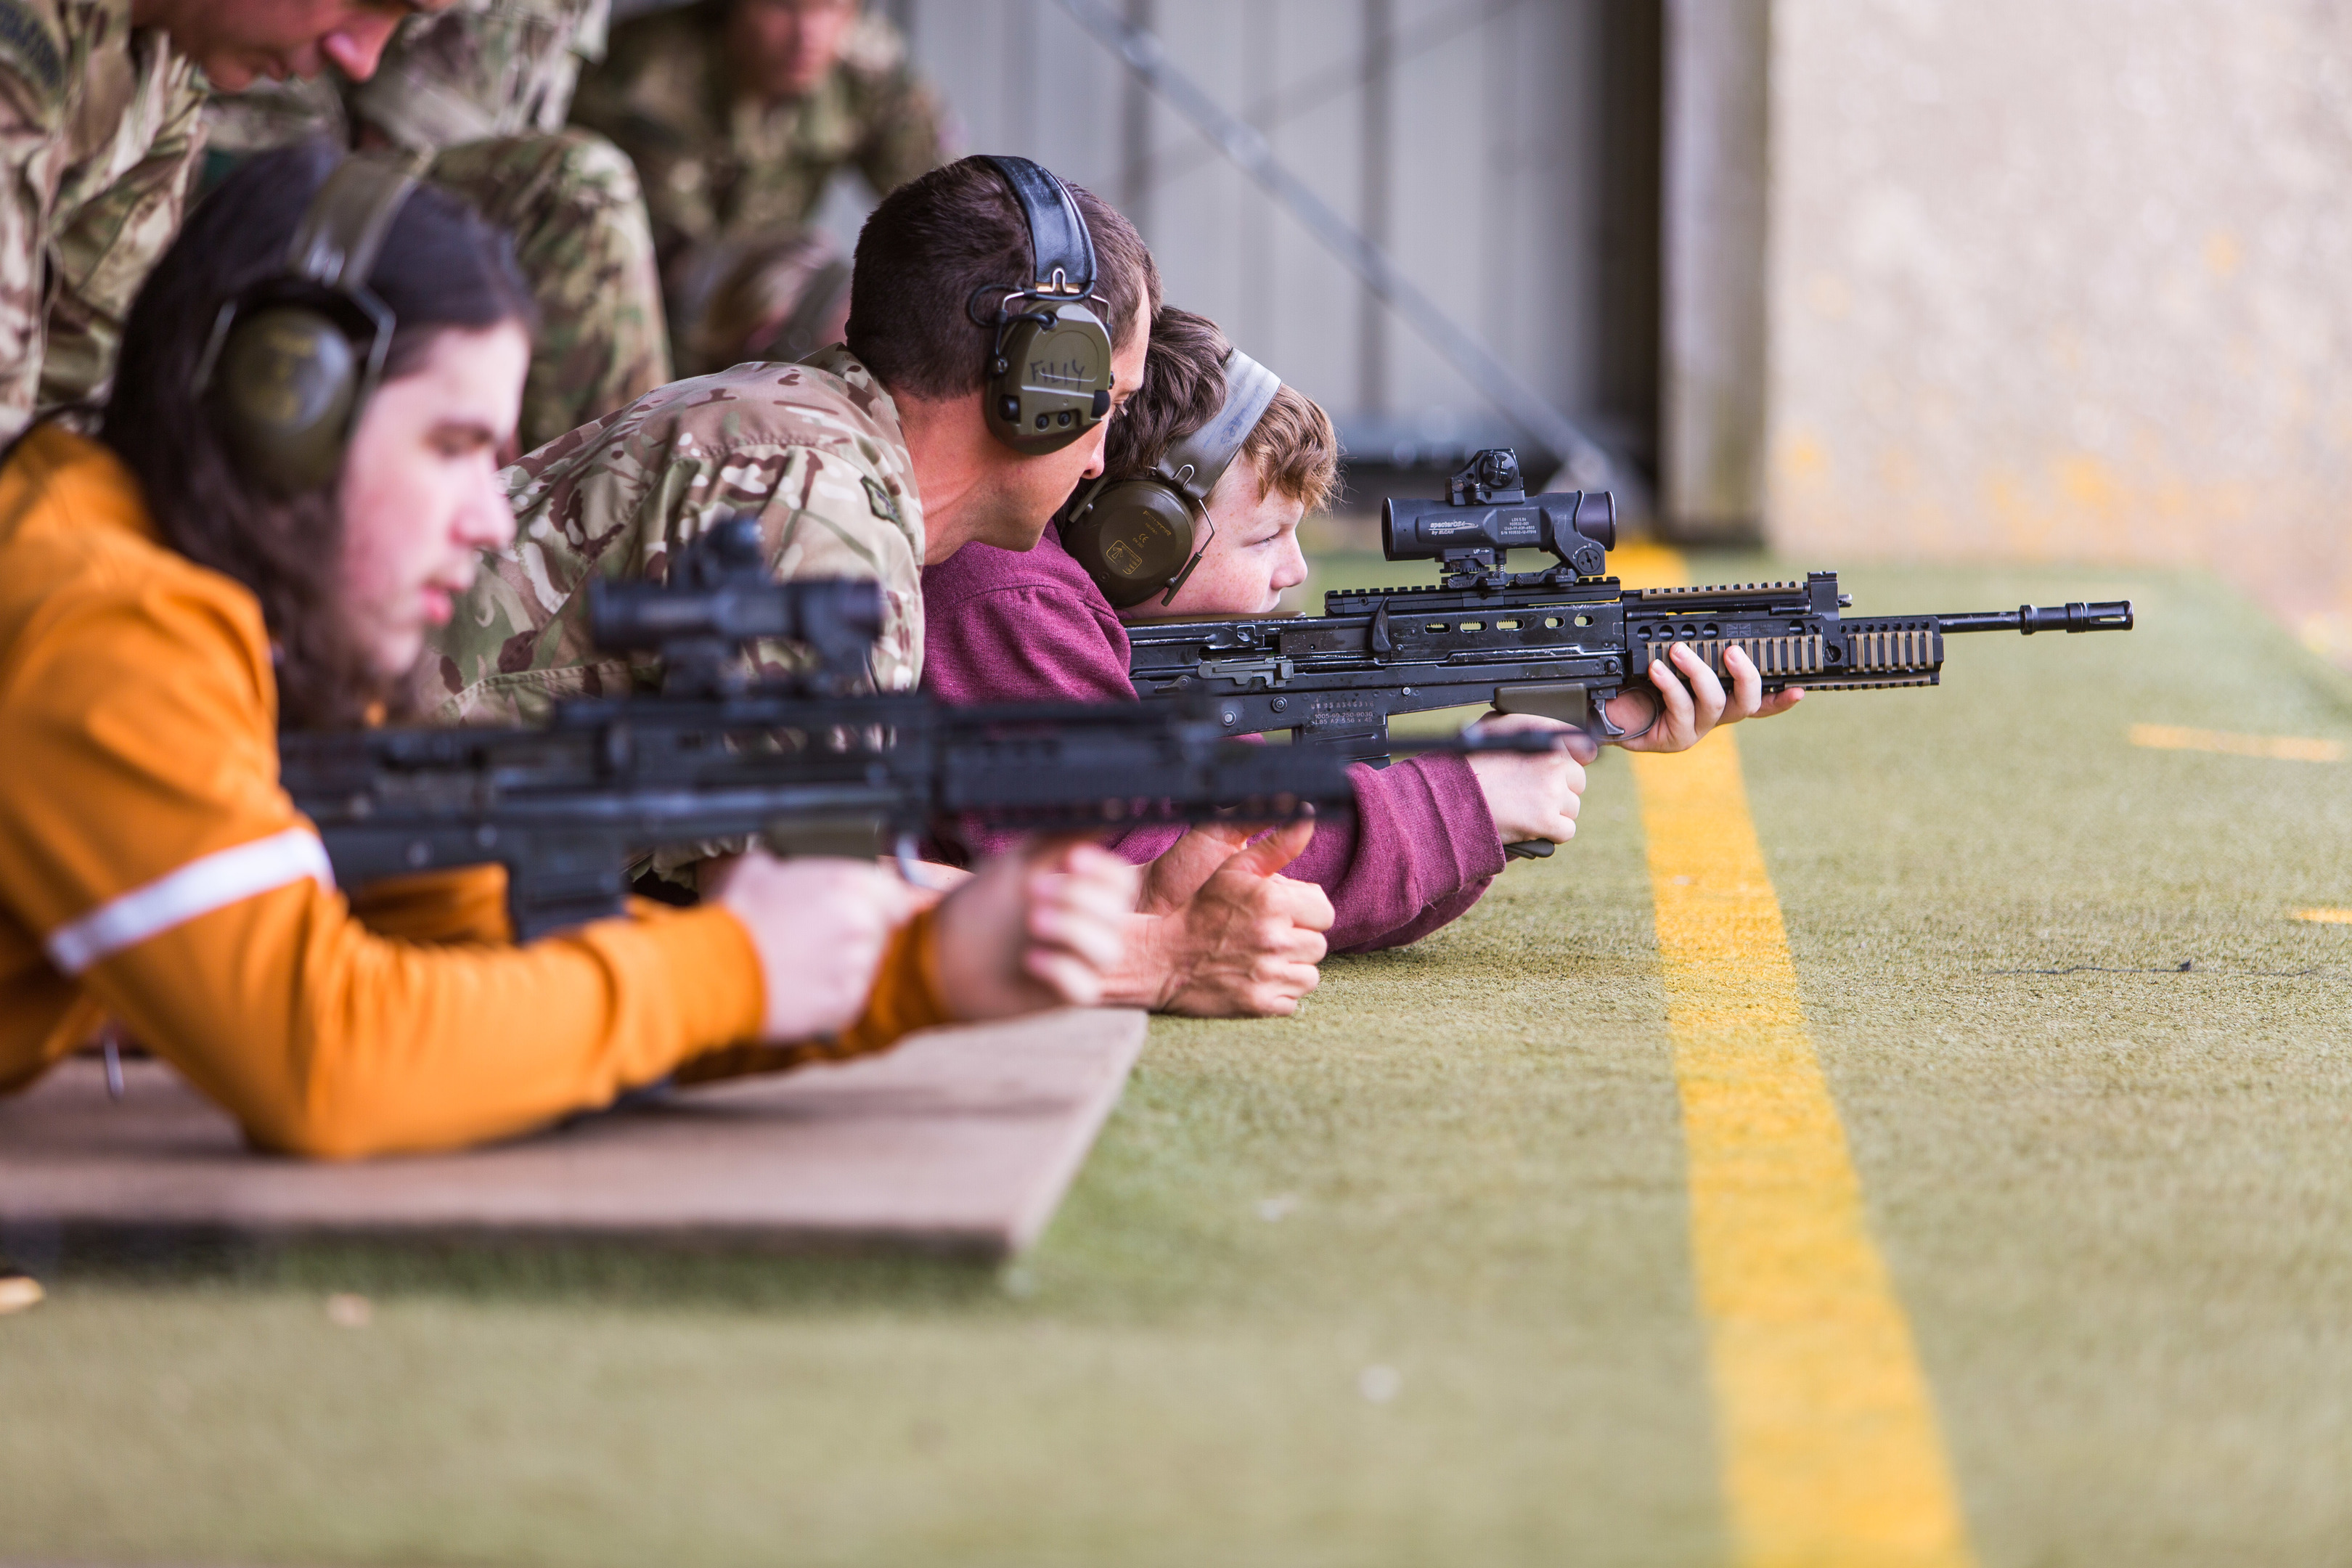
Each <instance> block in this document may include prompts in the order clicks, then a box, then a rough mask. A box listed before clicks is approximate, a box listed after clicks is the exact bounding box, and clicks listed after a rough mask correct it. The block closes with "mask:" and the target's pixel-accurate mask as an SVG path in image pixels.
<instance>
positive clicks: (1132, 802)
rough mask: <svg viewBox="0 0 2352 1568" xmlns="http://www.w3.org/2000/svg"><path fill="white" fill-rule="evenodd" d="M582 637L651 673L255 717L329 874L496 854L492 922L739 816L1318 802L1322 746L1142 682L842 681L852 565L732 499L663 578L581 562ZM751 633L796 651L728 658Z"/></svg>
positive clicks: (713, 834)
mask: <svg viewBox="0 0 2352 1568" xmlns="http://www.w3.org/2000/svg"><path fill="white" fill-rule="evenodd" d="M589 592H590V598H589V606H590V624H591V626H592V629H593V636H594V637H595V639H596V641H597V643H598V644H599V646H601V647H606V648H610V649H614V650H637V649H651V650H655V651H657V652H659V653H660V654H661V656H662V658H663V663H664V687H663V689H662V692H661V694H660V695H658V696H647V697H626V698H619V699H595V700H589V699H583V700H575V701H569V702H564V703H562V704H560V705H559V706H558V707H557V709H556V711H555V715H554V717H553V719H552V721H551V722H550V723H548V724H547V725H546V726H545V727H543V728H521V729H492V728H446V729H425V728H415V729H380V730H367V731H352V732H339V733H321V734H286V735H282V736H280V737H279V742H278V745H279V767H280V776H281V778H282V780H283V782H284V784H285V786H286V788H287V790H288V791H289V793H290V794H291V795H293V797H294V803H295V805H296V806H297V807H298V808H299V809H300V810H301V812H302V813H303V814H304V815H305V816H308V817H309V818H310V820H311V822H312V823H313V824H315V825H316V826H317V827H318V829H319V833H320V837H321V838H323V839H324V840H325V842H326V846H327V853H328V856H329V858H331V860H332V861H333V863H334V867H335V874H336V877H337V879H339V880H340V881H341V882H342V883H343V884H344V885H345V886H357V885H359V884H362V883H364V882H368V881H372V880H374V879H378V878H383V877H394V876H402V875H406V874H410V873H414V872H418V871H427V870H434V869H438V868H446V867H455V866H467V865H481V864H487V863H493V862H494V863H497V864H499V865H503V866H504V867H505V868H507V899H508V908H509V913H510V915H511V916H512V920H513V925H514V931H515V936H516V940H517V941H520V942H528V941H530V940H531V939H533V938H535V937H538V936H541V935H544V934H546V933H547V932H549V931H558V930H562V929H563V928H564V927H567V926H572V925H576V924H579V923H581V922H583V921H591V920H596V919H600V918H603V917H604V916H607V915H613V914H617V913H619V912H621V910H622V909H623V907H624V902H625V898H626V896H627V894H628V891H629V887H630V881H629V865H630V862H631V860H632V858H635V857H636V856H638V855H641V854H642V853H644V852H645V851H647V850H651V849H656V848H664V847H682V846H689V845H694V844H698V843H703V842H705V841H708V840H711V839H719V838H742V837H761V838H762V839H764V840H765V841H766V842H767V843H768V844H769V845H770V846H771V847H774V848H777V849H779V850H782V851H786V852H800V853H834V854H854V855H861V856H865V855H872V854H874V853H875V852H876V851H877V849H878V848H880V847H883V846H889V845H895V846H896V847H898V850H899V853H900V855H901V857H902V863H904V859H905V858H911V855H912V849H913V843H914V840H915V839H916V838H917V837H919V836H920V835H921V834H923V833H926V832H929V831H932V830H934V829H940V828H945V827H948V826H951V825H954V824H956V823H959V822H963V821H976V822H979V823H983V824H987V825H991V826H1003V827H1017V828H1024V829H1042V830H1055V829H1085V828H1092V827H1098V826H1124V825H1127V824H1130V823H1133V822H1135V821H1138V820H1165V821H1187V822H1189V821H1198V820H1202V819H1204V818H1208V817H1212V816H1234V817H1235V818H1237V819H1240V820H1244V821H1253V822H1275V821H1286V820H1289V819H1292V818H1295V817H1298V816H1308V815H1318V814H1328V813H1343V812H1346V811H1348V810H1350V809H1352V806H1353V802H1354V795H1353V792H1352V791H1351V789H1350V788H1349V784H1348V780H1347V772H1346V763H1345V759H1344V758H1342V757H1340V756H1339V755H1338V754H1337V753H1334V752H1327V751H1324V750H1322V749H1320V748H1316V747H1306V746H1266V745H1253V744H1249V743H1247V742H1238V741H1235V740H1233V739H1232V738H1230V736H1229V734H1228V732H1227V731H1226V729H1225V727H1224V726H1223V724H1221V723H1220V722H1219V721H1217V719H1216V718H1215V717H1214V716H1213V715H1206V714H1203V713H1202V712H1201V711H1200V710H1197V709H1191V708H1185V707H1181V706H1176V707H1171V706H1168V705H1164V704H1156V703H1155V704H1143V703H1130V702H1120V703H1100V704H1091V703H1054V704H1047V703H1040V704H1028V705H1018V706H1015V705H1005V706H995V707H971V708H950V707H944V706H942V705H940V704H939V703H937V702H935V701H933V700H931V699H930V698H929V697H927V696H924V695H921V694H919V693H912V692H909V693H883V694H878V695H877V694H872V693H859V692H856V691H855V690H854V689H853V688H854V687H855V686H856V685H857V684H859V683H860V682H861V681H862V679H863V677H864V675H865V672H866V649H867V648H868V647H869V646H870V645H871V644H872V642H873V640H874V637H876V635H877V633H878V632H879V631H880V629H881V625H882V598H881V592H880V590H879V589H878V588H877V586H876V585H875V584H871V583H857V582H830V581H826V582H793V583H775V582H772V581H770V580H768V578H767V577H766V575H765V574H764V573H763V572H762V571H761V548H760V539H759V531H758V527H757V525H756V524H754V523H751V522H749V521H744V520H733V521H727V522H722V523H720V524H719V526H718V527H717V528H715V529H714V530H712V531H711V532H710V533H709V534H708V535H706V536H705V538H704V540H702V541H700V542H698V543H697V544H696V545H695V546H692V547H689V548H688V549H687V550H685V551H681V552H678V554H677V556H676V557H675V558H674V559H673V562H672V566H671V571H670V574H669V580H668V581H667V583H658V584H656V583H629V584H606V583H603V582H601V581H597V582H592V584H590V590H589ZM752 638H780V639H785V640H789V641H793V642H797V643H800V644H802V645H803V647H805V648H806V649H807V651H808V653H809V655H810V656H811V658H812V659H813V662H814V668H813V669H812V670H811V671H809V672H808V673H806V674H805V675H803V676H800V677H796V678H794V679H790V680H777V681H769V682H765V683H754V682H752V681H750V680H748V679H745V677H744V674H743V660H742V659H741V658H740V652H741V649H742V647H743V644H744V643H745V642H746V641H747V640H749V639H752Z"/></svg>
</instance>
